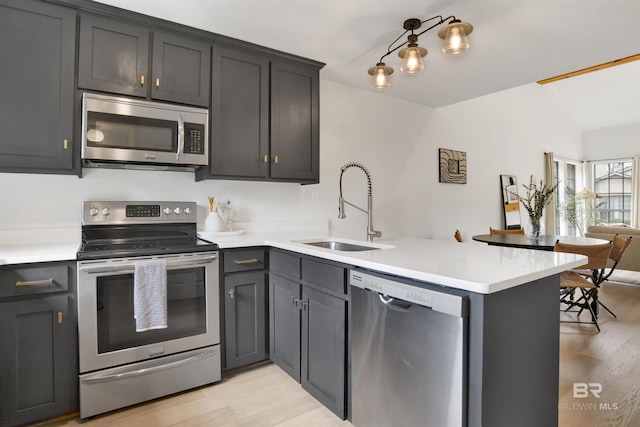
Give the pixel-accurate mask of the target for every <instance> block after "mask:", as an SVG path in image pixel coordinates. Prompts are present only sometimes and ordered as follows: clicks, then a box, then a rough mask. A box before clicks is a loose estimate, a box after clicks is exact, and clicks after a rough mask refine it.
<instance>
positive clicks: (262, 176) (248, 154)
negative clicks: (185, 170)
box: [196, 45, 320, 184]
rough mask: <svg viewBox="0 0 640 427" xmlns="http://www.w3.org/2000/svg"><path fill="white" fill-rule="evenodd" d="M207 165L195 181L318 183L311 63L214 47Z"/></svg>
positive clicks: (315, 81) (315, 71) (315, 84)
mask: <svg viewBox="0 0 640 427" xmlns="http://www.w3.org/2000/svg"><path fill="white" fill-rule="evenodd" d="M212 64H213V65H212V102H211V104H212V130H211V135H212V138H211V150H210V152H211V158H210V168H209V170H208V171H207V170H206V169H201V170H200V171H198V172H197V175H196V179H198V180H201V179H206V178H233V179H249V180H271V181H286V182H300V183H303V184H311V183H317V182H319V152H320V150H319V133H320V132H319V117H320V113H319V66H312V65H306V64H302V63H296V62H293V61H291V62H290V61H285V60H279V59H274V58H272V57H270V56H268V55H267V54H263V53H260V52H257V51H256V52H254V51H251V50H248V49H246V48H242V47H235V46H234V47H231V46H225V45H214V48H213V59H212Z"/></svg>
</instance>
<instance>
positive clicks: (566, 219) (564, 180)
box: [554, 158, 584, 236]
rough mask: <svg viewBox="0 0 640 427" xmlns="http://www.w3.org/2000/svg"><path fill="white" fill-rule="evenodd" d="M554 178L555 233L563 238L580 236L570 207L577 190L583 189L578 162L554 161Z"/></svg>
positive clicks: (572, 209) (573, 211)
mask: <svg viewBox="0 0 640 427" xmlns="http://www.w3.org/2000/svg"><path fill="white" fill-rule="evenodd" d="M554 168H555V171H554V176H555V179H556V182H555V183H554V184H556V185H557V187H556V198H555V203H556V213H557V214H556V232H557V233H558V234H560V235H564V236H576V235H579V234H580V231H579V230H578V229H577V224H576V221H575V220H573V217H574V216H575V207H573V208H572V207H571V201H573V200H575V196H576V194H577V191H578V190H577V189H578V188H582V187H584V185H583V184H582V174H581V172H580V171H581V169H580V162H579V161H576V160H564V159H558V158H556V159H555V160H554Z"/></svg>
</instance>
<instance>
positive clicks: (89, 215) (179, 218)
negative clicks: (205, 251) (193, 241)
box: [82, 201, 197, 225]
mask: <svg viewBox="0 0 640 427" xmlns="http://www.w3.org/2000/svg"><path fill="white" fill-rule="evenodd" d="M196 220H197V205H196V203H195V202H155V201H153V202H117V201H91V202H83V203H82V225H112V224H155V223H163V222H164V223H168V222H180V223H196Z"/></svg>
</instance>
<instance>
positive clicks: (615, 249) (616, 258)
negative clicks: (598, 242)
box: [583, 234, 631, 318]
mask: <svg viewBox="0 0 640 427" xmlns="http://www.w3.org/2000/svg"><path fill="white" fill-rule="evenodd" d="M630 244H631V236H629V237H622V236H619V235H617V234H616V235H615V236H613V240H612V241H611V252H610V253H609V259H610V260H612V261H613V265H611V267H609V268H608V269H607V270H606V273H605V274H604V275H603V276H602V277H600V280H599V281H598V282H597V283H595V285H596V287H598V288H599V287H600V285H601V284H602V283H604V281H605V280H609V277H610V276H611V274H612V273H613V272H614V270H615V269H616V266H617V265H618V263H619V262H620V260H621V259H622V256H623V255H624V253H625V252H626V250H627V248H628V247H629V245H630ZM583 275H584V274H583ZM598 304H599V305H600V306H601V307H602V308H604V309H605V310H607V311H608V312H609V314H611V315H612V316H613V317H615V318H617V317H618V316H616V315H615V313H614V312H613V311H611V310H610V309H609V307H607V306H606V305H604V304H603V302H602V300H601V299H600V298H598Z"/></svg>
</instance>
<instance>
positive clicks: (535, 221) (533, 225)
mask: <svg viewBox="0 0 640 427" xmlns="http://www.w3.org/2000/svg"><path fill="white" fill-rule="evenodd" d="M544 231H545V230H544V223H543V222H542V218H532V217H529V230H528V232H527V236H528V237H529V238H530V239H531V240H541V239H542V238H543V237H544Z"/></svg>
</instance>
